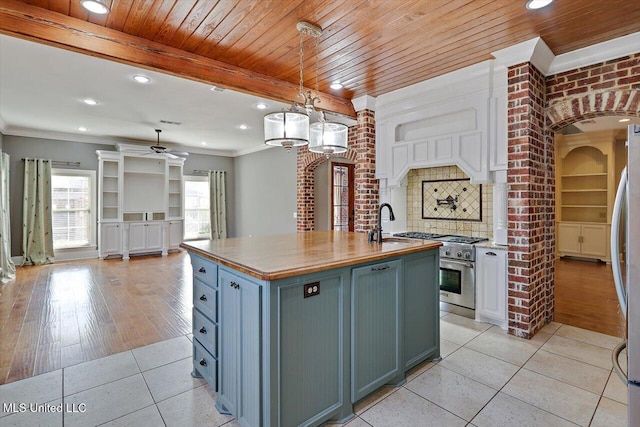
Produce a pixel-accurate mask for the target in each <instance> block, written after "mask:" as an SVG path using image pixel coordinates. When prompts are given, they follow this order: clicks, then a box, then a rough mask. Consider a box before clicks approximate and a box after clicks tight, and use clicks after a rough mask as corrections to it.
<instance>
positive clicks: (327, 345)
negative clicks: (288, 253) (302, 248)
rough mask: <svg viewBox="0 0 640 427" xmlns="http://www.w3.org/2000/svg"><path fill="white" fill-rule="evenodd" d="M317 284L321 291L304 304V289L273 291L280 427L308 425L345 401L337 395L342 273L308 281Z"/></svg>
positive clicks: (341, 341) (341, 337) (299, 286)
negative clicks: (276, 321) (277, 342)
mask: <svg viewBox="0 0 640 427" xmlns="http://www.w3.org/2000/svg"><path fill="white" fill-rule="evenodd" d="M316 282H317V283H318V286H319V290H320V291H319V293H318V294H317V295H315V296H311V297H308V298H305V297H304V284H305V283H295V284H289V285H283V286H281V287H279V288H278V291H277V296H276V298H277V306H278V313H279V316H278V327H277V331H278V336H279V355H280V356H279V358H280V362H279V364H278V371H277V375H278V377H279V378H278V381H279V382H280V394H279V396H278V400H279V401H280V402H283V404H282V407H281V413H280V417H281V420H282V421H281V425H283V426H297V425H307V424H308V423H309V419H310V418H311V417H312V416H315V415H317V414H320V413H323V412H326V411H328V410H331V409H332V408H335V407H338V406H340V405H341V404H343V403H344V402H343V399H344V400H346V399H348V397H344V396H343V393H341V387H342V381H343V375H342V367H343V363H345V362H344V361H343V360H342V355H343V354H344V351H345V348H344V333H343V331H344V322H345V320H344V318H345V313H344V311H345V305H344V300H343V297H342V296H343V294H344V292H346V290H345V286H346V284H345V278H344V273H343V274H335V273H332V274H330V275H327V274H326V273H324V276H322V275H317V276H314V278H313V279H310V280H309V283H316ZM309 396H314V398H313V399H310V398H309ZM285 402H286V403H285Z"/></svg>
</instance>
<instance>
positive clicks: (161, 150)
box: [142, 129, 189, 159]
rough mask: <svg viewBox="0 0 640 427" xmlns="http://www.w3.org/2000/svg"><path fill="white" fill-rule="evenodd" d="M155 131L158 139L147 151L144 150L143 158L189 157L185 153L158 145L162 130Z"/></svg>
mask: <svg viewBox="0 0 640 427" xmlns="http://www.w3.org/2000/svg"><path fill="white" fill-rule="evenodd" d="M155 131H156V134H157V138H158V139H157V142H156V144H155V145H151V146H150V147H149V151H147V150H144V153H143V154H142V155H143V156H144V155H146V154H162V155H164V156H166V157H168V158H169V159H177V158H178V157H187V156H188V155H189V153H187V152H186V151H171V150H170V149H168V148H167V147H165V146H163V145H160V132H162V129H156V130H155Z"/></svg>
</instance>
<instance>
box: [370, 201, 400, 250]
mask: <svg viewBox="0 0 640 427" xmlns="http://www.w3.org/2000/svg"><path fill="white" fill-rule="evenodd" d="M385 206H386V207H387V208H389V220H390V221H395V220H396V217H395V215H394V214H393V208H392V207H391V205H390V204H389V203H383V204H381V205H380V207H379V208H378V227H377V228H374V229H373V230H371V231H370V232H369V242H373V239H374V236H375V239H376V242H378V243H382V208H384V207H385Z"/></svg>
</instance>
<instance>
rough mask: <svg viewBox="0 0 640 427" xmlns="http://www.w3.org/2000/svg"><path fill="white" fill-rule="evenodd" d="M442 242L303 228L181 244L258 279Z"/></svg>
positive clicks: (417, 249)
mask: <svg viewBox="0 0 640 427" xmlns="http://www.w3.org/2000/svg"><path fill="white" fill-rule="evenodd" d="M439 246H442V243H441V242H436V241H433V240H418V239H398V238H388V239H386V240H385V241H384V242H383V243H382V244H378V243H369V242H368V241H367V234H366V233H351V232H346V231H307V232H302V233H292V234H280V235H275V236H259V237H238V238H231V239H222V240H197V241H191V242H183V243H182V244H180V247H182V248H184V249H186V250H187V251H189V252H192V253H195V254H197V255H200V256H202V257H204V258H208V259H210V260H212V261H215V262H217V263H219V264H222V265H226V266H227V267H231V268H233V269H234V270H237V271H240V272H242V273H245V274H248V275H250V276H253V277H256V278H258V279H262V280H276V279H284V278H287V277H293V276H300V275H303V274H308V273H314V272H317V271H323V270H330V269H333V268H338V267H345V266H349V265H355V264H361V263H365V262H370V261H377V260H383V259H386V258H392V257H396V256H402V255H407V254H410V253H414V252H421V251H426V250H430V249H435V248H438V247H439Z"/></svg>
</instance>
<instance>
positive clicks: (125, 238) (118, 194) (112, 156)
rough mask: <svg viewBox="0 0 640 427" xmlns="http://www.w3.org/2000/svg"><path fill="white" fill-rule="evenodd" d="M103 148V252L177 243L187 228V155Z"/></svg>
mask: <svg viewBox="0 0 640 427" xmlns="http://www.w3.org/2000/svg"><path fill="white" fill-rule="evenodd" d="M119 150H120V151H101V150H99V151H97V152H96V153H97V155H98V159H99V163H98V169H99V183H100V184H99V185H100V187H99V199H98V200H99V201H98V203H99V206H98V211H99V218H98V222H99V228H98V230H99V231H98V242H99V243H98V249H99V256H100V258H106V257H110V256H122V257H123V258H124V259H128V258H129V255H131V254H136V253H151V252H159V253H162V254H163V255H164V254H166V253H167V252H168V251H169V250H172V249H177V248H178V245H179V244H180V241H181V237H182V236H181V234H182V228H183V224H182V222H183V219H184V213H183V206H182V204H183V202H182V189H183V185H182V184H183V178H182V168H183V165H184V159H182V158H175V159H170V158H167V157H166V156H164V155H161V154H144V155H141V154H140V153H138V152H133V151H130V150H129V149H127V148H126V146H125V145H119Z"/></svg>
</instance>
